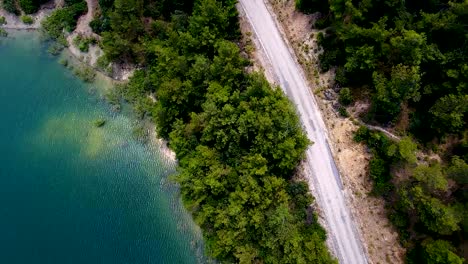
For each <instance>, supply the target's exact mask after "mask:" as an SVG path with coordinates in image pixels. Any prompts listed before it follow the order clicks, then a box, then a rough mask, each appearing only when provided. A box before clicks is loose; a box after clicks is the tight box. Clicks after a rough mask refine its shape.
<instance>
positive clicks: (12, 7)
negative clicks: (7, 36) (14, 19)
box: [2, 0, 20, 15]
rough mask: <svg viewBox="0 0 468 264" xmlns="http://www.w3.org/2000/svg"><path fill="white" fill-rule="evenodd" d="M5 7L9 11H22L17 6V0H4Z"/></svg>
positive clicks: (13, 12) (3, 5)
mask: <svg viewBox="0 0 468 264" xmlns="http://www.w3.org/2000/svg"><path fill="white" fill-rule="evenodd" d="M2 7H3V9H5V10H6V11H7V12H8V13H12V14H15V15H19V14H20V11H19V10H18V9H17V8H16V4H15V0H3V4H2Z"/></svg>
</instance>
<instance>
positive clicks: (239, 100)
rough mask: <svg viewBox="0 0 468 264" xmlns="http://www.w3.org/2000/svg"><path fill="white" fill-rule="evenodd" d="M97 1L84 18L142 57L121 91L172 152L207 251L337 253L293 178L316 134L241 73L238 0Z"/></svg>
mask: <svg viewBox="0 0 468 264" xmlns="http://www.w3.org/2000/svg"><path fill="white" fill-rule="evenodd" d="M99 3H100V6H101V11H102V12H101V14H100V15H99V16H98V17H96V18H95V19H94V21H93V22H92V23H91V26H92V28H93V30H94V31H95V32H96V33H99V34H100V35H101V36H102V47H103V49H104V52H105V54H106V55H105V56H106V58H105V60H106V61H117V62H126V63H132V64H136V65H138V66H139V68H141V70H138V71H136V72H135V74H134V76H133V77H132V78H131V79H130V82H129V83H128V85H126V86H123V87H121V88H119V91H120V93H122V94H123V96H124V98H126V100H127V101H129V102H131V103H132V104H133V105H134V108H135V111H136V112H137V113H138V114H139V115H140V116H141V117H142V118H145V117H147V118H151V119H153V120H154V122H155V123H156V124H157V132H158V135H159V136H161V137H163V138H165V139H168V141H169V145H170V147H171V148H172V149H173V150H174V151H175V152H176V154H177V158H178V159H179V168H178V174H177V175H176V180H177V181H178V182H179V183H180V186H181V194H182V198H183V201H184V204H185V206H186V207H187V208H188V210H189V211H190V212H191V213H192V215H193V217H194V220H195V221H196V223H197V224H198V225H199V226H200V227H201V228H202V230H203V234H204V237H205V243H206V246H207V252H208V253H209V254H210V255H211V256H213V257H214V258H216V259H217V260H219V261H222V262H239V263H336V261H335V260H333V259H332V257H331V255H330V254H329V252H328V250H327V248H326V246H325V239H326V234H325V231H324V229H323V228H322V227H321V226H320V225H319V224H318V221H317V216H316V214H315V212H314V211H313V209H312V208H311V204H312V202H313V198H312V196H311V195H310V193H309V189H308V186H307V183H306V182H303V181H301V180H299V179H296V178H297V177H293V176H294V175H295V174H296V173H295V172H296V170H297V166H298V165H299V163H300V162H301V160H302V159H303V158H304V153H305V149H306V148H307V147H308V145H309V144H310V143H311V142H309V141H308V139H307V137H306V135H305V134H304V132H303V131H302V128H301V125H300V123H299V120H298V117H297V114H296V112H295V108H294V106H293V105H292V104H291V103H290V102H289V101H288V99H287V98H286V97H285V95H284V94H283V93H282V92H281V89H277V88H274V87H271V86H270V85H269V84H268V82H267V81H266V80H265V78H264V77H263V76H261V75H259V74H247V73H246V72H245V67H246V66H247V65H248V64H249V62H248V61H247V60H246V59H245V58H243V57H242V56H241V55H240V53H241V52H240V50H239V48H238V46H237V45H236V44H235V41H237V40H238V39H239V37H240V31H239V25H238V14H237V10H236V7H235V3H236V1H233V0H219V1H216V0H196V1H169V0H167V1H149V0H145V1H143V0H130V1H124V0H115V1H112V0H101V1H99ZM150 96H151V97H153V98H154V99H155V100H153V99H151V98H150ZM116 101H118V100H116Z"/></svg>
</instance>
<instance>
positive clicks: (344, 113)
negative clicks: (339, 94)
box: [338, 106, 349, 117]
mask: <svg viewBox="0 0 468 264" xmlns="http://www.w3.org/2000/svg"><path fill="white" fill-rule="evenodd" d="M338 113H340V116H342V117H349V113H348V111H347V110H346V108H345V107H343V106H340V108H338Z"/></svg>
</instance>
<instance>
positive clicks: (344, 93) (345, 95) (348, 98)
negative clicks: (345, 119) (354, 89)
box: [338, 88, 353, 105]
mask: <svg viewBox="0 0 468 264" xmlns="http://www.w3.org/2000/svg"><path fill="white" fill-rule="evenodd" d="M338 101H339V102H340V104H342V105H350V104H351V103H352V102H353V96H352V94H351V90H350V89H349V88H343V89H341V90H340V97H339V98H338Z"/></svg>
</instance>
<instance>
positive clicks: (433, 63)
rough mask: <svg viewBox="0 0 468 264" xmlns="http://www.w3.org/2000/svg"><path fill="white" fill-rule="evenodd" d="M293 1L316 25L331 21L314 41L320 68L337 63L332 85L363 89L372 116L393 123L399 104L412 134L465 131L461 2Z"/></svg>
mask: <svg viewBox="0 0 468 264" xmlns="http://www.w3.org/2000/svg"><path fill="white" fill-rule="evenodd" d="M296 6H297V7H298V9H300V10H303V11H305V12H316V11H318V12H321V16H320V18H319V20H318V21H317V22H316V27H318V28H324V27H327V26H329V25H330V26H331V27H330V28H328V29H327V30H326V32H324V33H325V34H324V35H322V36H320V37H319V38H318V42H319V44H320V45H321V46H322V47H323V48H324V49H325V52H324V53H323V54H321V55H320V66H321V68H322V71H327V70H329V69H330V68H331V67H332V66H338V70H337V82H338V83H340V84H341V85H346V87H349V88H351V89H356V90H358V91H359V92H361V91H366V93H368V94H370V95H371V99H372V109H371V112H370V115H369V117H371V120H372V121H377V122H380V123H384V124H388V123H389V122H390V123H394V122H397V121H398V119H399V118H401V117H402V116H401V115H400V113H401V110H402V109H403V107H402V106H403V105H404V106H407V107H405V108H404V109H405V111H407V109H409V112H410V115H409V116H410V118H411V119H410V120H409V121H410V122H411V127H410V128H411V129H412V132H413V134H414V135H415V136H416V137H417V138H420V139H422V140H424V141H430V140H432V139H433V138H434V137H439V138H440V137H443V136H445V135H447V134H460V133H463V132H464V131H466V130H467V125H466V113H467V112H468V97H467V96H468V95H467V91H468V89H467V88H468V56H467V53H466V51H467V49H466V47H465V43H467V42H468V19H467V15H466V10H467V8H468V4H467V3H466V2H463V1H454V2H450V3H448V2H447V1H442V2H440V1H432V2H430V3H422V2H421V3H419V2H414V1H412V2H408V1H407V2H399V3H397V2H391V1H390V2H388V1H387V2H385V3H380V2H378V1H373V0H371V1H364V2H362V3H361V2H359V3H358V2H354V1H341V0H331V1H327V0H308V1H307V0H297V1H296ZM323 6H325V7H323ZM343 82H345V83H346V84H344V83H343ZM404 116H405V115H404Z"/></svg>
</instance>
